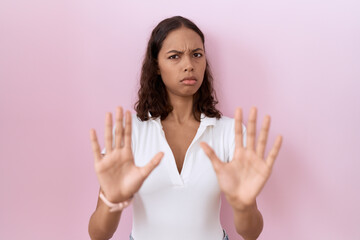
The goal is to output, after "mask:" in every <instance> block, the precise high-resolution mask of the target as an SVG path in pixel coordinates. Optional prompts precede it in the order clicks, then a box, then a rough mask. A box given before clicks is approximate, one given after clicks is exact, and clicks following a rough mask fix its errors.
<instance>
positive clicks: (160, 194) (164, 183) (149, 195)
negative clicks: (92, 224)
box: [132, 114, 246, 240]
mask: <svg viewBox="0 0 360 240" xmlns="http://www.w3.org/2000/svg"><path fill="white" fill-rule="evenodd" d="M132 123H133V124H132V149H133V153H134V159H135V164H136V165H137V166H144V165H146V164H147V163H148V162H149V161H150V160H151V159H152V158H153V156H154V155H155V154H156V153H158V152H160V151H162V152H164V157H163V159H162V161H161V162H160V164H159V165H158V166H157V167H156V168H155V169H154V171H153V172H152V173H151V174H150V175H149V177H148V178H147V179H146V180H145V181H144V183H143V185H142V186H141V188H140V190H139V191H138V192H137V193H136V194H135V195H134V201H133V228H132V237H133V238H134V239H135V240H149V239H150V240H152V239H154V240H165V239H166V240H169V239H171V240H184V239H186V240H192V239H194V240H195V239H196V240H199V239H200V240H205V239H206V240H221V239H222V237H223V231H222V226H221V223H220V204H221V203H220V193H221V191H220V188H219V185H218V181H217V178H216V174H215V171H214V169H213V167H212V164H211V161H210V160H209V158H208V157H207V156H206V154H205V153H204V151H203V150H202V148H201V147H200V145H199V143H200V142H202V141H204V142H206V143H208V144H209V145H210V146H211V147H212V148H213V149H214V151H215V152H216V155H217V156H218V157H219V158H220V159H221V160H222V161H224V162H228V161H230V160H231V159H232V156H233V153H234V148H235V141H234V139H235V133H234V119H232V118H228V117H222V118H220V119H216V118H208V117H206V116H205V115H204V114H202V115H201V123H200V126H199V128H198V130H197V133H196V135H195V137H194V139H193V141H192V143H191V144H190V146H189V148H188V150H187V152H186V155H185V159H184V163H183V167H182V170H181V173H180V174H179V172H178V169H177V167H176V162H175V158H174V156H173V153H172V151H171V149H170V147H169V144H168V143H167V141H166V138H165V134H164V131H163V129H162V125H161V121H160V118H158V119H156V120H148V121H144V122H142V121H140V120H139V119H138V118H137V117H136V115H133V116H132ZM243 136H244V141H243V142H244V143H245V142H246V141H245V140H246V129H245V127H244V125H243Z"/></svg>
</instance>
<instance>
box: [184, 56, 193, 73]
mask: <svg viewBox="0 0 360 240" xmlns="http://www.w3.org/2000/svg"><path fill="white" fill-rule="evenodd" d="M193 71H194V64H193V62H192V59H191V57H186V58H185V63H184V72H193Z"/></svg>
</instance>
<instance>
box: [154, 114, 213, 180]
mask: <svg viewBox="0 0 360 240" xmlns="http://www.w3.org/2000/svg"><path fill="white" fill-rule="evenodd" d="M215 120H216V119H214V118H206V117H205V115H204V114H203V113H202V114H201V120H200V125H199V127H198V129H197V131H196V134H195V136H194V138H193V139H192V141H191V143H190V145H189V147H188V148H187V150H186V153H185V157H184V161H183V166H182V168H181V171H180V172H179V171H178V168H177V165H176V160H175V155H174V153H173V151H172V149H171V147H170V144H169V142H168V141H167V139H166V136H165V132H164V129H163V126H162V124H161V120H160V118H157V119H155V122H156V124H158V126H159V128H160V131H161V133H162V136H163V141H165V143H166V144H165V145H166V148H167V149H166V151H165V154H169V155H170V156H171V157H170V158H169V160H168V161H166V162H165V164H166V167H167V169H168V174H169V177H170V179H171V181H172V183H173V185H174V187H184V186H185V184H186V183H187V182H188V181H189V177H190V174H191V168H192V165H193V163H192V162H191V161H190V160H189V156H188V155H189V151H190V149H191V148H192V146H193V145H194V143H195V142H196V141H198V139H199V138H200V137H201V136H202V134H203V133H204V132H205V129H206V128H207V126H209V125H215Z"/></svg>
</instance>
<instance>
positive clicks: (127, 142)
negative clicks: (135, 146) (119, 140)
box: [125, 111, 131, 148]
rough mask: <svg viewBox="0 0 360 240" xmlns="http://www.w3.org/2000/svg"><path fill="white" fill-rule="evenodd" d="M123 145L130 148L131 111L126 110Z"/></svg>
mask: <svg viewBox="0 0 360 240" xmlns="http://www.w3.org/2000/svg"><path fill="white" fill-rule="evenodd" d="M125 147H128V148H131V113H130V112H129V111H126V116H125Z"/></svg>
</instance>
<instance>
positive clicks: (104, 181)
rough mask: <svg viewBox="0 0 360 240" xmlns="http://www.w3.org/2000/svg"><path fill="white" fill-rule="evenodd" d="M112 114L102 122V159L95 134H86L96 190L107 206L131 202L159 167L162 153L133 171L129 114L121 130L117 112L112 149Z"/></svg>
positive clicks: (121, 110) (92, 131)
mask: <svg viewBox="0 0 360 240" xmlns="http://www.w3.org/2000/svg"><path fill="white" fill-rule="evenodd" d="M112 128H113V124H112V114H111V113H108V114H107V115H106V120H105V149H106V154H105V156H104V157H102V155H101V151H100V146H99V143H98V140H97V136H96V132H95V130H93V129H92V130H91V131H90V139H91V143H92V149H93V154H94V158H95V172H96V175H97V177H98V180H99V183H100V187H101V190H102V192H103V193H104V195H105V196H106V198H107V199H108V200H109V201H111V202H122V201H125V200H128V199H129V198H131V197H132V196H133V195H134V194H135V193H136V192H137V191H138V190H139V189H140V187H141V185H142V183H143V182H144V180H145V179H146V178H147V176H148V175H149V174H150V173H151V172H152V170H153V169H154V168H155V167H156V166H157V165H158V164H159V163H160V160H161V158H162V157H163V153H161V152H159V153H158V154H156V155H155V156H154V157H153V159H152V160H151V161H150V162H149V163H148V164H147V165H145V166H144V167H137V166H136V165H135V163H134V157H133V153H132V149H131V114H130V112H128V111H127V112H126V117H125V129H124V127H123V109H122V108H121V107H118V108H117V112H116V129H115V145H114V147H113V135H112Z"/></svg>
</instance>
